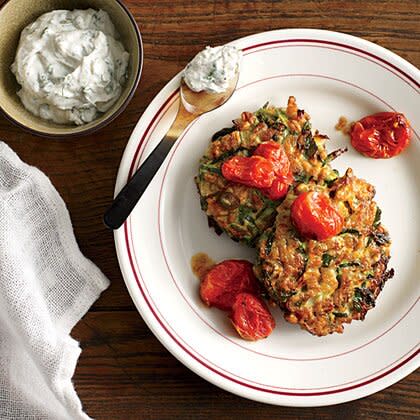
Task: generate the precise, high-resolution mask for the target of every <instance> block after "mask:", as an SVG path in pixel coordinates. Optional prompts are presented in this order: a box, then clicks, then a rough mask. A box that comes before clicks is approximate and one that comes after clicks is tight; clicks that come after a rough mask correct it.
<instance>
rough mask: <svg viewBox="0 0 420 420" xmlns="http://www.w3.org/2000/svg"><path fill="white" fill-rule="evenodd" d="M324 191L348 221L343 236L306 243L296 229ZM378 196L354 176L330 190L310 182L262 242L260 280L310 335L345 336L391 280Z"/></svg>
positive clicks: (257, 269) (286, 314)
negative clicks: (303, 206) (306, 197)
mask: <svg viewBox="0 0 420 420" xmlns="http://www.w3.org/2000/svg"><path fill="white" fill-rule="evenodd" d="M313 190H317V191H323V192H326V193H328V194H329V196H330V197H331V200H332V202H333V204H334V206H335V207H336V208H337V210H338V211H339V212H340V214H341V215H342V216H343V218H344V220H345V223H344V228H343V231H342V232H341V233H340V234H339V235H336V236H333V237H331V238H329V239H326V240H323V241H316V240H304V239H303V238H301V237H299V234H298V233H297V231H296V230H295V229H294V227H293V226H292V224H291V222H290V207H291V204H292V203H293V201H294V199H295V198H296V197H297V196H298V195H299V193H302V192H305V191H313ZM374 196H375V189H374V187H373V186H372V185H370V184H369V183H367V182H366V181H364V180H362V179H359V178H357V177H355V176H354V175H353V172H352V170H351V169H348V170H347V172H346V174H345V175H344V176H343V177H341V178H338V179H337V180H335V181H334V182H332V183H331V184H330V185H322V184H316V183H314V182H309V183H306V184H305V183H302V184H299V185H297V186H295V188H294V189H293V190H291V191H289V194H288V195H287V197H286V199H285V200H284V201H283V203H282V204H281V205H280V206H279V207H278V209H277V211H278V215H277V218H276V222H275V226H274V227H273V228H271V229H268V230H267V231H266V232H265V233H264V234H263V235H262V237H261V238H260V240H259V242H258V245H257V249H258V262H257V264H256V266H255V273H256V275H257V277H258V278H259V279H260V281H261V283H262V284H263V286H264V288H265V290H266V291H267V294H268V295H269V297H270V298H271V300H273V301H274V302H276V303H277V304H278V305H279V306H280V307H281V308H282V309H283V310H284V317H285V319H286V320H287V321H289V322H291V323H297V324H299V325H300V326H301V327H302V328H303V329H306V330H308V331H309V332H310V333H312V334H315V335H318V336H323V335H326V334H330V333H333V332H338V333H341V332H343V328H344V326H343V324H345V323H350V322H351V321H352V320H353V319H361V320H363V319H364V318H365V316H366V313H367V311H368V310H369V309H371V308H373V307H374V306H375V300H376V298H377V296H378V294H379V293H380V291H381V290H382V287H383V285H384V283H385V281H386V280H387V279H388V278H390V277H392V276H393V270H389V271H386V270H387V264H388V261H389V258H390V244H391V240H390V237H389V235H388V232H387V231H386V229H385V228H384V227H383V225H382V224H381V222H380V215H381V212H380V209H379V207H378V206H377V204H376V203H375V201H374V200H373V198H374Z"/></svg>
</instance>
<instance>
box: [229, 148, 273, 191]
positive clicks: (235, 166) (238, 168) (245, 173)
mask: <svg viewBox="0 0 420 420" xmlns="http://www.w3.org/2000/svg"><path fill="white" fill-rule="evenodd" d="M274 169H275V168H274V165H273V163H272V162H271V161H269V160H267V159H265V158H263V157H262V156H251V157H245V156H234V157H232V158H230V159H228V160H227V161H226V162H224V163H223V165H222V175H223V177H224V178H225V179H227V180H228V181H232V182H237V183H239V184H244V185H247V186H248V187H254V188H268V187H270V186H271V184H272V183H273V181H274V179H275V177H276V175H275V171H274Z"/></svg>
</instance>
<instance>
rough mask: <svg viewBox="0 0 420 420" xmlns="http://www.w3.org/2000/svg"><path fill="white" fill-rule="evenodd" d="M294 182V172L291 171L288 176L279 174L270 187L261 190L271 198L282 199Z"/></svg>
mask: <svg viewBox="0 0 420 420" xmlns="http://www.w3.org/2000/svg"><path fill="white" fill-rule="evenodd" d="M292 183H293V174H292V172H289V173H288V174H287V175H286V176H282V175H280V176H277V178H276V179H275V180H274V181H273V183H272V184H271V187H270V188H265V189H263V190H261V191H262V193H263V194H264V195H265V196H266V197H268V198H269V199H270V200H280V199H281V198H283V197H284V196H285V195H286V194H287V192H288V191H289V187H290V185H292Z"/></svg>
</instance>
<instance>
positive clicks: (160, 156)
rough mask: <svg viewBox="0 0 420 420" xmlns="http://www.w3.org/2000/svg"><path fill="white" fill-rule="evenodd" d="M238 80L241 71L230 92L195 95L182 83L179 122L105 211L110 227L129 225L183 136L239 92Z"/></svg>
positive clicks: (107, 223)
mask: <svg viewBox="0 0 420 420" xmlns="http://www.w3.org/2000/svg"><path fill="white" fill-rule="evenodd" d="M238 78H239V72H237V73H236V76H235V77H234V78H233V79H232V81H231V82H230V84H229V87H228V89H227V90H226V91H225V92H222V93H210V92H206V91H202V92H194V91H192V90H191V89H190V88H189V87H188V86H187V85H186V83H185V82H184V80H182V81H181V87H180V97H181V100H180V101H179V109H178V113H177V115H176V118H175V121H174V122H173V123H172V125H171V127H170V128H169V130H168V132H167V133H166V136H165V137H164V138H163V139H162V140H161V141H160V143H159V144H158V145H157V146H156V147H155V149H154V150H153V152H152V153H151V154H150V155H149V156H148V157H147V159H146V160H145V161H144V163H143V164H142V165H141V166H140V168H139V169H138V170H137V171H136V173H135V174H134V176H133V177H132V178H131V179H130V181H128V184H127V185H126V186H125V187H124V188H123V189H122V190H121V191H120V192H119V193H118V195H117V196H116V197H115V199H114V201H113V203H112V204H111V206H110V207H109V208H108V210H107V211H106V212H105V215H104V223H105V225H106V226H108V227H109V228H111V229H118V228H119V227H120V226H121V225H122V224H123V223H124V222H125V220H126V219H127V218H128V216H129V215H130V213H131V211H132V210H133V208H134V207H135V205H136V204H137V202H138V201H139V200H140V198H141V196H142V195H143V193H144V192H145V191H146V189H147V187H148V185H149V184H150V182H151V181H152V179H153V177H154V176H155V174H156V172H157V171H158V169H159V168H160V167H161V165H162V163H163V162H164V160H165V158H166V156H167V155H168V153H169V151H170V150H171V148H172V146H173V145H174V144H175V142H176V140H177V139H178V138H179V136H180V135H181V134H182V133H183V131H184V130H185V129H186V128H187V127H188V125H189V124H190V123H191V122H192V121H193V120H195V119H196V118H197V117H199V116H200V115H202V114H205V113H206V112H209V111H212V110H213V109H216V108H218V107H219V106H221V105H223V104H224V103H225V102H226V101H227V100H228V99H229V98H230V97H231V96H232V94H233V92H234V91H235V88H236V85H237V83H238Z"/></svg>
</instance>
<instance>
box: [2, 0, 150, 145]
mask: <svg viewBox="0 0 420 420" xmlns="http://www.w3.org/2000/svg"><path fill="white" fill-rule="evenodd" d="M10 1H12V0H6V1H5V2H4V3H3V4H2V5H1V6H0V13H1V11H2V10H3V8H4V7H5V6H6V4H8V3H9V2H10ZM113 1H115V2H116V3H118V4H119V5H120V6H121V8H122V9H123V11H124V12H125V13H126V14H127V16H128V18H129V20H130V21H131V23H132V25H133V27H134V31H135V34H136V38H137V43H138V46H139V67H138V70H137V73H136V75H135V78H134V83H133V86H132V87H131V89H130V92H129V93H128V96H127V98H126V99H125V101H124V102H123V103H122V104H121V106H120V107H119V108H118V109H116V110H115V111H114V112H113V113H112V114H111V115H109V116H108V117H107V118H106V119H104V120H103V121H102V122H100V123H98V124H97V125H94V126H93V127H90V128H87V129H86V130H82V131H78V132H76V133H61V134H54V133H47V132H44V131H40V130H36V129H34V128H31V127H28V126H27V125H25V124H22V123H21V122H19V121H18V120H16V119H15V118H13V117H12V116H11V115H9V114H8V113H7V112H6V111H5V110H4V109H3V107H2V106H1V104H0V113H1V114H2V115H4V117H5V118H6V119H7V120H8V121H10V122H11V123H12V124H14V125H16V126H18V127H20V128H21V129H22V130H24V131H26V132H27V133H30V134H34V135H36V136H39V137H45V138H55V139H57V138H70V137H78V136H86V135H88V134H92V133H94V132H96V131H98V130H100V129H102V128H104V127H105V126H107V125H108V124H110V123H111V122H112V121H114V120H115V119H116V118H117V117H118V116H119V115H120V114H121V113H122V112H123V111H124V110H125V109H126V108H127V106H128V104H129V103H130V101H131V99H133V96H134V94H135V92H136V90H137V87H138V85H139V83H140V78H141V74H142V71H143V62H144V50H143V39H142V36H141V32H140V28H139V26H138V24H137V22H136V19H135V18H134V16H133V14H132V13H131V11H130V9H129V8H128V7H127V6H126V5H125V4H124V3H123V1H122V0H113Z"/></svg>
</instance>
